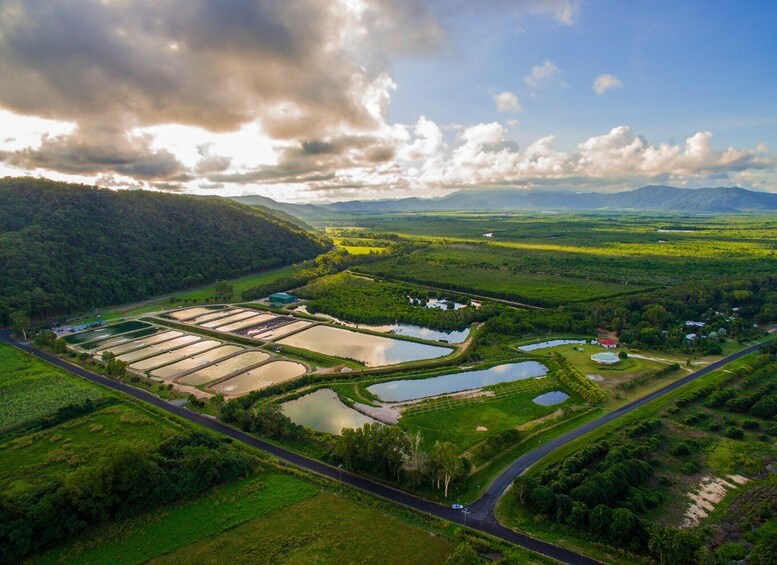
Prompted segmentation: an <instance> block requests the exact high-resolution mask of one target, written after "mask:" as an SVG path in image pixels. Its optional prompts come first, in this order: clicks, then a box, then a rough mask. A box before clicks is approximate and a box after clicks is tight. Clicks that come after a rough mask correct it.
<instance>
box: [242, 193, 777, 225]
mask: <svg viewBox="0 0 777 565" xmlns="http://www.w3.org/2000/svg"><path fill="white" fill-rule="evenodd" d="M235 200H237V201H238V202H242V203H244V204H249V205H260V206H265V207H267V208H270V209H275V210H280V211H282V212H285V213H287V214H291V215H293V216H297V217H299V218H302V219H304V220H317V219H318V220H321V219H326V218H329V217H331V216H333V215H338V214H350V213H360V214H361V213H400V212H456V211H464V212H497V211H498V212H505V211H507V212H517V211H523V210H538V211H539V210H542V211H556V210H557V211H596V210H601V211H607V210H613V211H639V212H643V211H645V212H684V213H689V214H721V213H735V212H770V211H775V210H777V194H772V193H768V192H756V191H753V190H747V189H745V188H740V187H710V188H696V189H689V188H677V187H673V186H661V185H650V186H643V187H642V188H638V189H636V190H630V191H623V192H615V193H602V192H573V191H562V190H518V189H483V190H476V189H468V190H459V191H457V192H454V193H452V194H449V195H447V196H443V197H440V198H400V199H394V200H350V201H346V202H333V203H330V204H288V203H281V202H276V201H274V200H272V199H270V198H266V197H263V196H241V197H236V198H235Z"/></svg>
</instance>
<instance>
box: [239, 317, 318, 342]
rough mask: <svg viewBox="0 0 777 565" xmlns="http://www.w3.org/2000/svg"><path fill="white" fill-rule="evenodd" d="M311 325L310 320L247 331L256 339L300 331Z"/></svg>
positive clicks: (247, 333) (276, 336)
mask: <svg viewBox="0 0 777 565" xmlns="http://www.w3.org/2000/svg"><path fill="white" fill-rule="evenodd" d="M310 325H311V323H310V322H303V321H299V322H292V323H290V324H281V325H278V326H273V327H271V328H262V329H260V330H259V331H248V332H246V335H248V336H250V337H253V338H256V339H276V338H279V337H283V336H285V335H289V334H290V333H293V332H296V331H299V330H301V329H302V328H307V327H308V326H310Z"/></svg>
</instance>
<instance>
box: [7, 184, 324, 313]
mask: <svg viewBox="0 0 777 565" xmlns="http://www.w3.org/2000/svg"><path fill="white" fill-rule="evenodd" d="M329 244H330V242H328V241H326V240H325V239H323V238H319V237H318V236H317V235H315V234H312V233H310V232H308V231H306V230H304V229H303V228H301V227H299V226H297V225H294V224H293V223H291V222H289V221H287V220H284V219H282V218H279V217H277V216H274V215H272V214H270V213H269V212H267V211H264V210H260V209H256V208H252V207H249V206H244V205H241V204H237V203H235V202H232V201H230V200H228V199H226V198H218V197H213V198H203V197H194V196H182V195H173V194H163V193H155V192H147V191H112V190H105V189H97V188H93V187H88V186H84V185H76V184H67V183H59V182H53V181H48V180H41V179H33V178H5V179H0V321H2V322H3V323H7V320H8V315H9V313H10V312H13V311H15V310H19V309H21V310H25V311H27V312H28V313H30V314H31V315H32V316H41V315H47V314H48V315H54V314H60V313H68V312H74V311H78V310H83V309H84V308H92V307H100V306H108V305H111V304H120V303H124V302H131V301H135V300H142V299H144V298H147V297H151V296H154V295H158V294H163V293H167V292H174V291H177V290H182V289H185V288H189V287H192V286H196V285H200V284H204V283H208V282H212V281H215V280H219V279H226V278H233V277H238V276H241V275H245V274H249V273H254V272H258V271H263V270H268V269H274V268H277V267H281V266H283V265H288V264H291V263H295V262H298V261H301V260H304V259H308V258H311V257H314V256H315V255H317V254H319V253H321V252H323V251H325V250H326V249H327V247H328V246H329Z"/></svg>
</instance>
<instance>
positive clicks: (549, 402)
mask: <svg viewBox="0 0 777 565" xmlns="http://www.w3.org/2000/svg"><path fill="white" fill-rule="evenodd" d="M567 398H569V395H568V394H567V393H565V392H561V391H560V390H554V391H551V392H546V393H545V394H541V395H539V396H537V397H535V398H533V399H532V402H534V403H535V404H539V405H540V406H553V405H554V404H561V403H562V402H564V401H565V400H566V399H567Z"/></svg>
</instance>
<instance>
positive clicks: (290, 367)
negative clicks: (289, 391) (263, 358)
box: [211, 361, 306, 396]
mask: <svg viewBox="0 0 777 565" xmlns="http://www.w3.org/2000/svg"><path fill="white" fill-rule="evenodd" d="M305 372H306V369H305V365H303V364H301V363H295V362H294V361H270V362H269V363H265V364H264V365H259V366H258V367H254V368H253V369H249V370H248V371H246V372H245V373H240V374H239V375H235V376H234V377H229V378H228V379H226V380H224V381H221V382H220V383H217V384H215V385H213V386H212V387H211V388H212V389H213V390H214V391H216V392H220V393H221V394H223V395H224V396H242V395H244V394H248V393H249V392H251V391H254V390H260V389H263V388H267V387H268V386H271V385H275V384H279V383H283V382H286V381H290V380H292V379H296V378H297V377H301V376H302V375H304V374H305Z"/></svg>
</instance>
